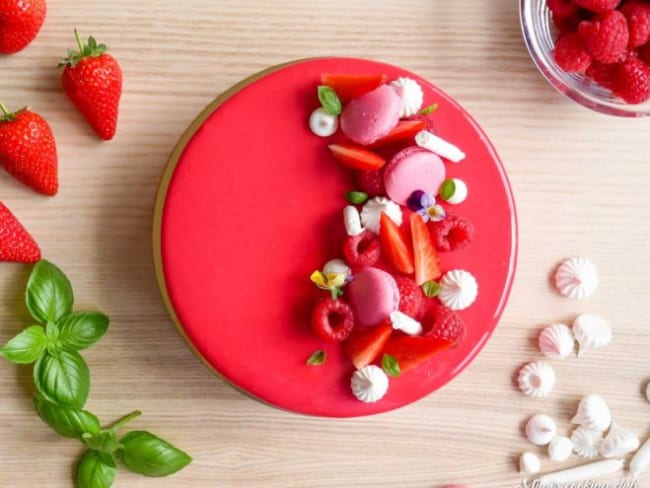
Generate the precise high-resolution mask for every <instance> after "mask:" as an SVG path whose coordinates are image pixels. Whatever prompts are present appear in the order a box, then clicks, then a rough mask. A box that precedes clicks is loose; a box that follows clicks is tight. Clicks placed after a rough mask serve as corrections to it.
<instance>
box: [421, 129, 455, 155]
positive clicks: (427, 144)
mask: <svg viewBox="0 0 650 488" xmlns="http://www.w3.org/2000/svg"><path fill="white" fill-rule="evenodd" d="M415 143H416V144H417V145H418V146H420V147H422V148H424V149H426V150H427V151H431V152H432V153H434V154H437V155H438V156H441V157H443V158H445V159H448V160H449V161H451V162H452V163H459V162H461V161H462V160H463V159H465V153H464V152H463V151H461V149H460V148H459V147H457V146H454V145H453V144H452V143H451V142H448V141H446V140H444V139H443V138H441V137H438V136H437V135H435V134H433V133H431V132H429V131H428V130H422V131H420V132H418V133H417V134H416V135H415Z"/></svg>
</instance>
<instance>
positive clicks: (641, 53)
mask: <svg viewBox="0 0 650 488" xmlns="http://www.w3.org/2000/svg"><path fill="white" fill-rule="evenodd" d="M637 55H638V57H639V59H640V60H641V61H643V62H644V63H646V64H649V65H650V42H648V43H647V44H645V45H643V46H641V47H640V48H639V50H638V51H637Z"/></svg>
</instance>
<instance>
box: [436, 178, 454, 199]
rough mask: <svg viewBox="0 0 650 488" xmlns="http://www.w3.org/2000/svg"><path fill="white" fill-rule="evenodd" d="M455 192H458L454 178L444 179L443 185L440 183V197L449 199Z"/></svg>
mask: <svg viewBox="0 0 650 488" xmlns="http://www.w3.org/2000/svg"><path fill="white" fill-rule="evenodd" d="M454 193H456V183H455V182H454V180H453V179H451V178H450V179H447V180H445V181H443V182H442V185H440V189H439V190H438V195H440V198H442V199H443V200H445V201H447V200H449V199H450V198H451V197H453V196H454Z"/></svg>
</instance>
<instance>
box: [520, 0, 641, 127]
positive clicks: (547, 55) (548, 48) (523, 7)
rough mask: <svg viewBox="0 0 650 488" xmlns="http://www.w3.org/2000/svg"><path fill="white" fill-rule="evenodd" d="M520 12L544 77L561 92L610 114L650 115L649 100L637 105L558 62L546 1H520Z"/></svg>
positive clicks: (528, 39)
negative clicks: (564, 68)
mask: <svg viewBox="0 0 650 488" xmlns="http://www.w3.org/2000/svg"><path fill="white" fill-rule="evenodd" d="M519 15H520V18H521V30H522V31H523V34H524V40H525V42H526V47H527V48H528V52H530V56H531V57H532V58H533V61H534V62H535V65H536V66H537V68H538V69H539V71H540V72H541V73H542V75H544V78H546V80H547V81H548V82H549V83H550V84H551V85H552V86H553V87H554V88H555V89H556V90H557V91H559V92H560V93H561V94H562V95H564V96H565V97H567V98H569V99H571V100H573V101H574V102H577V103H579V104H580V105H583V106H585V107H587V108H590V109H591V110H595V111H597V112H602V113H605V114H609V115H617V116H619V117H646V116H650V101H649V102H644V103H641V104H638V105H631V104H627V103H625V102H624V101H623V100H621V99H620V98H618V97H616V96H614V95H613V94H612V92H610V91H609V90H607V89H605V88H603V87H601V86H599V85H597V84H596V83H594V82H592V81H591V80H589V79H587V78H586V77H585V76H583V75H579V74H576V73H566V72H565V71H563V70H562V69H561V68H560V67H559V66H558V65H557V63H556V62H555V59H554V58H553V45H554V39H555V37H556V35H557V30H556V29H555V26H554V25H553V21H552V20H551V13H550V11H549V9H548V7H547V6H546V0H520V2H519Z"/></svg>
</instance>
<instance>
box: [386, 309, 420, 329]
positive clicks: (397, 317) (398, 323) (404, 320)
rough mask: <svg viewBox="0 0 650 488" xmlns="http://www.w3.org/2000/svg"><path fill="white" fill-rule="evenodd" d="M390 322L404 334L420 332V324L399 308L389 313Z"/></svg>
mask: <svg viewBox="0 0 650 488" xmlns="http://www.w3.org/2000/svg"><path fill="white" fill-rule="evenodd" d="M390 322H391V324H392V325H393V329H395V330H401V331H402V332H404V333H405V334H408V335H420V334H421V333H422V324H421V323H420V322H418V321H417V320H415V319H414V318H413V317H409V316H408V315H406V314H405V313H402V312H400V311H399V310H396V311H395V312H391V313H390Z"/></svg>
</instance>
